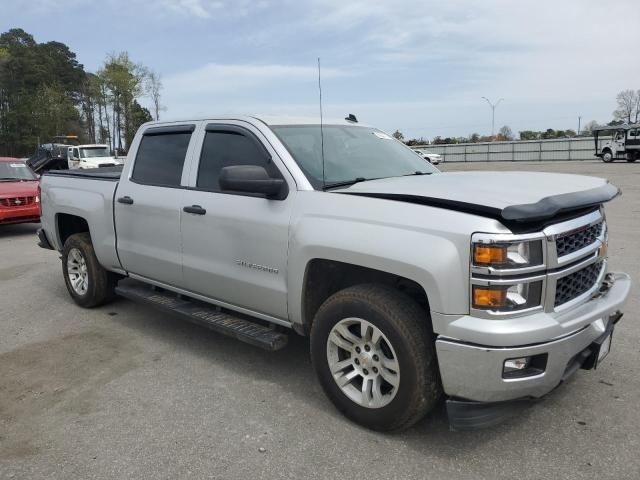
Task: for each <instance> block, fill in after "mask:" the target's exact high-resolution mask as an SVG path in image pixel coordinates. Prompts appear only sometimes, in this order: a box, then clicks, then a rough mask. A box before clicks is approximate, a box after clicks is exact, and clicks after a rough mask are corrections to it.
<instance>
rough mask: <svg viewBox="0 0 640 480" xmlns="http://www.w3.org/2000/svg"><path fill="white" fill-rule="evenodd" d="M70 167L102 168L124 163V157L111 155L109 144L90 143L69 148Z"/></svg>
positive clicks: (72, 168)
mask: <svg viewBox="0 0 640 480" xmlns="http://www.w3.org/2000/svg"><path fill="white" fill-rule="evenodd" d="M67 158H68V159H69V160H68V164H69V169H71V170H74V169H78V168H102V167H115V166H117V165H122V163H123V159H122V158H117V157H115V156H114V155H111V150H110V149H109V145H103V144H88V145H77V146H73V147H69V148H68V154H67Z"/></svg>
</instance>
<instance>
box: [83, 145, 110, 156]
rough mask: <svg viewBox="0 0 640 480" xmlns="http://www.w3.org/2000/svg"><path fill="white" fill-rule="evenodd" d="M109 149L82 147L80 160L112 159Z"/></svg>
mask: <svg viewBox="0 0 640 480" xmlns="http://www.w3.org/2000/svg"><path fill="white" fill-rule="evenodd" d="M110 156H111V155H110V152H109V147H82V148H81V149H80V158H98V157H110Z"/></svg>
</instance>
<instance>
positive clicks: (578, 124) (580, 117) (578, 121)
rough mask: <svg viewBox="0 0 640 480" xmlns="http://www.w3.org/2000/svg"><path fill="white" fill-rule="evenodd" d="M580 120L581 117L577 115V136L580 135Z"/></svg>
mask: <svg viewBox="0 0 640 480" xmlns="http://www.w3.org/2000/svg"><path fill="white" fill-rule="evenodd" d="M581 120H582V117H581V116H579V115H578V136H579V135H580V122H581Z"/></svg>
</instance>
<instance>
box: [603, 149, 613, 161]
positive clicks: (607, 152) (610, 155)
mask: <svg viewBox="0 0 640 480" xmlns="http://www.w3.org/2000/svg"><path fill="white" fill-rule="evenodd" d="M607 155H609V157H608V160H607V158H606V156H607ZM613 160H614V158H613V153H611V150H605V151H603V152H602V161H603V162H604V163H611V162H613Z"/></svg>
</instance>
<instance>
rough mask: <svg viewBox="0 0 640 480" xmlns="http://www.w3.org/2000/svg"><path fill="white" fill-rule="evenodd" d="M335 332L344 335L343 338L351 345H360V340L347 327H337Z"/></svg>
mask: <svg viewBox="0 0 640 480" xmlns="http://www.w3.org/2000/svg"><path fill="white" fill-rule="evenodd" d="M335 330H336V331H337V332H338V333H339V334H340V335H342V337H343V338H344V339H345V340H347V341H348V342H350V343H353V344H356V343H360V341H361V340H360V339H359V338H358V337H357V336H356V335H354V334H353V333H351V330H349V328H348V327H347V326H346V325H336V327H335Z"/></svg>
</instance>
